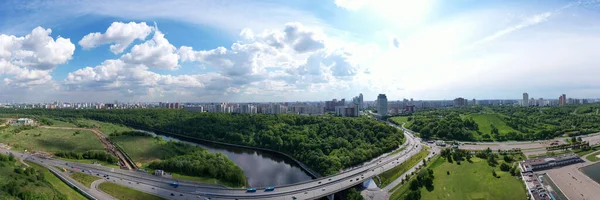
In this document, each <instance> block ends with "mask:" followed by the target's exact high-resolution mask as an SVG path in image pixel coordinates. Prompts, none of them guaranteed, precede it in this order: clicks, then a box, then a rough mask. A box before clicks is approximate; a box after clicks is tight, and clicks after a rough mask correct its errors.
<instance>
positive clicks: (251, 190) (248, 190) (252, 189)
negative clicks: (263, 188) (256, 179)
mask: <svg viewBox="0 0 600 200" xmlns="http://www.w3.org/2000/svg"><path fill="white" fill-rule="evenodd" d="M246 192H256V188H248V189H246Z"/></svg>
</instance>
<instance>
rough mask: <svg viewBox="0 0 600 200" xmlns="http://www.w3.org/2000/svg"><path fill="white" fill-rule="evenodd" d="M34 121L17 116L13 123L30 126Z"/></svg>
mask: <svg viewBox="0 0 600 200" xmlns="http://www.w3.org/2000/svg"><path fill="white" fill-rule="evenodd" d="M34 123H35V121H33V119H29V118H19V119H17V120H16V121H15V125H17V126H31V125H34Z"/></svg>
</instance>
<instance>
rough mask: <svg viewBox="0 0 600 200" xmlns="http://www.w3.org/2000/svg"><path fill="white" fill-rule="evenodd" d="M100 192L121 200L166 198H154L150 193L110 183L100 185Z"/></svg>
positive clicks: (159, 199) (157, 199) (156, 199)
mask: <svg viewBox="0 0 600 200" xmlns="http://www.w3.org/2000/svg"><path fill="white" fill-rule="evenodd" d="M98 187H99V188H100V190H102V191H104V192H106V193H107V194H110V195H111V196H113V197H115V198H117V199H120V200H162V199H165V198H162V197H158V196H154V195H151V194H148V193H144V192H140V191H137V190H134V189H131V188H128V187H125V186H120V185H117V184H114V183H110V182H104V183H100V185H98Z"/></svg>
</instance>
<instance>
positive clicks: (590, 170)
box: [581, 163, 600, 184]
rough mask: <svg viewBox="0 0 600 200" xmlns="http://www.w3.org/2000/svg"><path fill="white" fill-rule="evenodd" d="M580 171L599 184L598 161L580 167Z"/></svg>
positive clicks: (599, 168)
mask: <svg viewBox="0 0 600 200" xmlns="http://www.w3.org/2000/svg"><path fill="white" fill-rule="evenodd" d="M581 171H582V172H583V173H584V174H585V175H587V176H588V177H590V178H591V179H592V180H594V181H596V182H597V183H598V184H600V163H596V164H593V165H590V166H587V167H584V168H581Z"/></svg>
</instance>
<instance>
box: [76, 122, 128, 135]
mask: <svg viewBox="0 0 600 200" xmlns="http://www.w3.org/2000/svg"><path fill="white" fill-rule="evenodd" d="M77 123H79V124H84V125H88V126H94V127H100V132H102V133H103V134H104V135H107V136H108V135H110V134H111V133H114V132H124V131H132V130H133V129H132V128H129V127H126V126H123V125H118V124H112V123H106V122H101V121H96V120H91V119H78V120H77Z"/></svg>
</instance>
